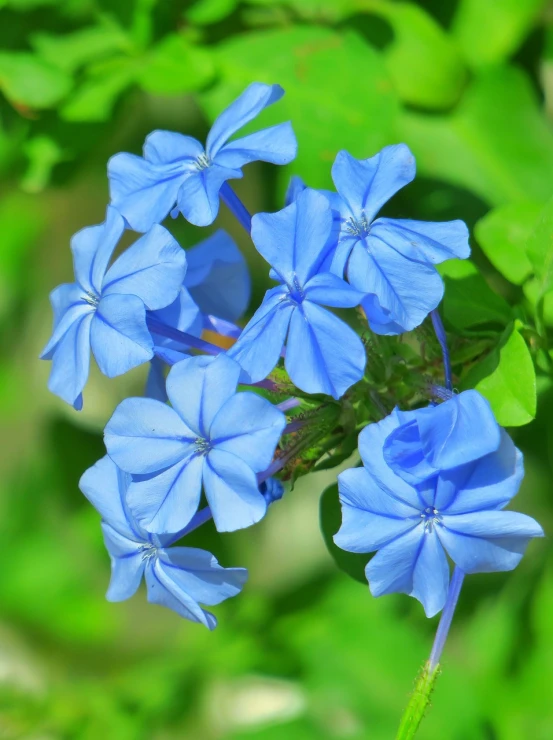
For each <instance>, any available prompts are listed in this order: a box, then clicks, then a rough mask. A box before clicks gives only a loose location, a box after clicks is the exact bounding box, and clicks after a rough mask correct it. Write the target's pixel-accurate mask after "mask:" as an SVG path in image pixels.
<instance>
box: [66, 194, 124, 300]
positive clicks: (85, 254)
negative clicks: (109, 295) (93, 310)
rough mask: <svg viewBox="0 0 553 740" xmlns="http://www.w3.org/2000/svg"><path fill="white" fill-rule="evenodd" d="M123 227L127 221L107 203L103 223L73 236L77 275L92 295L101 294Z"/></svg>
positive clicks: (72, 246)
mask: <svg viewBox="0 0 553 740" xmlns="http://www.w3.org/2000/svg"><path fill="white" fill-rule="evenodd" d="M124 230H125V221H124V219H123V218H122V216H121V214H120V213H119V212H118V211H117V210H116V209H115V208H112V207H111V206H108V207H107V211H106V220H105V221H104V223H102V224H99V225H98V226H87V227H86V228H85V229H81V230H80V231H78V232H77V233H76V234H75V235H74V236H73V237H72V238H71V251H72V252H73V267H74V270H75V277H76V278H77V282H78V283H80V284H81V285H82V287H83V288H84V289H85V291H88V292H89V293H91V294H92V295H96V296H99V295H100V293H101V290H102V282H103V279H104V275H105V274H106V270H107V269H108V265H109V261H110V259H111V255H112V254H113V252H114V250H115V247H116V246H117V244H118V242H119V239H120V238H121V236H122V234H123V231H124Z"/></svg>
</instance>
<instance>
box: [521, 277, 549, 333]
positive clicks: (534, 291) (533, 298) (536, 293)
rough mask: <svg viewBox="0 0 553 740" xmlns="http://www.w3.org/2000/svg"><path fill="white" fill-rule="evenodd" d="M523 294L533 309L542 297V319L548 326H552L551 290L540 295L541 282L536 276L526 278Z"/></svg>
mask: <svg viewBox="0 0 553 740" xmlns="http://www.w3.org/2000/svg"><path fill="white" fill-rule="evenodd" d="M523 291H524V295H525V296H526V298H527V299H528V300H529V301H530V303H531V304H532V308H533V309H534V311H535V310H536V306H537V304H538V301H539V300H540V298H543V320H544V321H545V323H546V324H547V325H548V326H553V292H551V291H550V292H549V293H546V294H545V295H544V296H542V295H541V284H540V281H539V280H537V279H536V278H532V279H531V280H527V281H526V282H525V283H524V287H523Z"/></svg>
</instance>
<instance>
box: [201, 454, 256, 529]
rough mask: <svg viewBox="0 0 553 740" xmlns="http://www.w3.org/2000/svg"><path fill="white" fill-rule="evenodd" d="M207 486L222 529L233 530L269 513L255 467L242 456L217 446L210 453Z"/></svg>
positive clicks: (208, 498) (208, 495)
mask: <svg viewBox="0 0 553 740" xmlns="http://www.w3.org/2000/svg"><path fill="white" fill-rule="evenodd" d="M203 481H204V490H205V495H206V497H207V500H208V503H209V506H210V508H211V511H212V512H213V520H214V522H215V526H216V527H217V529H218V531H219V532H233V531H234V530H236V529H244V528H245V527H250V526H251V525H252V524H255V523H256V522H258V521H259V520H260V519H262V518H263V517H264V516H265V512H266V511H267V502H266V501H265V498H264V497H263V494H262V493H260V491H259V488H258V485H257V477H256V475H255V473H254V472H253V470H252V469H251V468H250V467H249V466H248V465H246V463H245V462H243V461H242V460H240V458H238V457H236V456H235V455H232V454H231V453H230V452H225V451H224V450H219V449H214V450H211V451H210V452H209V453H208V455H207V464H206V466H205V468H204V475H203Z"/></svg>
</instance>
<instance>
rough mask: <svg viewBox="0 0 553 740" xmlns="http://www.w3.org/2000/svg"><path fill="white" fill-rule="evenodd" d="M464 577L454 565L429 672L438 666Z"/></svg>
mask: <svg viewBox="0 0 553 740" xmlns="http://www.w3.org/2000/svg"><path fill="white" fill-rule="evenodd" d="M464 578H465V574H464V573H463V571H462V570H461V569H460V568H459V567H458V566H455V568H454V570H453V575H452V577H451V582H450V584H449V590H448V592H447V599H446V602H445V606H444V610H443V612H442V616H441V618H440V623H439V625H438V629H437V630H436V637H435V638H434V644H433V645H432V651H431V653H430V659H429V661H428V665H429V670H430V671H431V672H432V671H434V670H435V669H436V668H437V667H438V663H439V662H440V658H441V657H442V652H443V649H444V645H445V641H446V639H447V635H448V633H449V628H450V627H451V621H452V619H453V615H454V614H455V607H456V606H457V602H458V601H459V594H460V593H461V586H462V585H463V580H464Z"/></svg>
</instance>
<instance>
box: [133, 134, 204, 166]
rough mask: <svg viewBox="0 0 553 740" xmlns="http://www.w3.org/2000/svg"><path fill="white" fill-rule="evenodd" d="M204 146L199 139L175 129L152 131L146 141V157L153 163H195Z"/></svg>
mask: <svg viewBox="0 0 553 740" xmlns="http://www.w3.org/2000/svg"><path fill="white" fill-rule="evenodd" d="M203 153H204V148H203V146H202V145H201V144H200V142H199V141H198V140H197V139H194V138H193V137H192V136H185V135H184V134H179V133H177V132H175V131H159V130H158V131H152V133H151V134H148V136H147V137H146V141H145V142H144V158H145V159H147V160H148V162H151V163H152V164H157V165H164V164H174V163H175V162H185V163H186V164H189V165H194V164H195V162H196V160H197V159H198V157H200V156H201V155H202V154H203Z"/></svg>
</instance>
